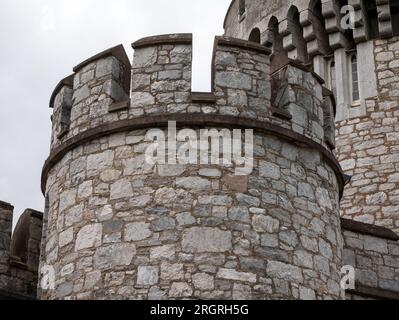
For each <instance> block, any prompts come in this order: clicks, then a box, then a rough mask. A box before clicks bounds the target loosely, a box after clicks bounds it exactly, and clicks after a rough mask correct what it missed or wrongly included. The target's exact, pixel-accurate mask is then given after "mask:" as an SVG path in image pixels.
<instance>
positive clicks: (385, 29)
mask: <svg viewBox="0 0 399 320" xmlns="http://www.w3.org/2000/svg"><path fill="white" fill-rule="evenodd" d="M376 1H377V12H378V30H379V33H380V37H381V38H390V37H392V35H393V29H392V16H391V8H390V6H389V0H376Z"/></svg>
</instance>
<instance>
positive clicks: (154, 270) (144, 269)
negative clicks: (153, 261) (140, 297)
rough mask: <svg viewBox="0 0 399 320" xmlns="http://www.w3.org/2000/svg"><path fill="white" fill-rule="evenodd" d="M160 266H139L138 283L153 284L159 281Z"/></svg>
mask: <svg viewBox="0 0 399 320" xmlns="http://www.w3.org/2000/svg"><path fill="white" fill-rule="evenodd" d="M158 279H159V268H158V267H152V266H139V267H138V272H137V284H138V285H141V286H152V285H154V284H157V283H158Z"/></svg>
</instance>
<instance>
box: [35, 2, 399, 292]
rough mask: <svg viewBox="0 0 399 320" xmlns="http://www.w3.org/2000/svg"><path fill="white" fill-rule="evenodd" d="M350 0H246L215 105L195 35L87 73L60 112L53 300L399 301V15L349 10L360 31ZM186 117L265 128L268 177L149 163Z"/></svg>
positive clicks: (64, 87) (262, 150) (363, 7)
mask: <svg viewBox="0 0 399 320" xmlns="http://www.w3.org/2000/svg"><path fill="white" fill-rule="evenodd" d="M344 2H345V1H288V0H285V1H283V0H281V1H277V0H276V1H265V0H263V1H261V0H253V1H241V0H235V1H232V4H231V7H230V9H229V11H228V14H227V17H226V21H225V29H226V35H225V36H223V37H217V38H216V39H215V46H214V57H213V62H212V88H213V90H212V92H210V93H199V92H192V91H191V64H192V37H191V35H189V34H176V35H165V36H157V37H150V38H145V39H141V40H139V41H137V42H135V43H134V44H133V48H134V49H135V54H134V59H133V65H131V64H130V61H129V58H128V57H127V55H126V53H125V51H124V50H123V47H122V46H118V47H115V48H111V49H109V50H107V51H104V52H102V53H100V54H97V55H95V56H93V57H92V58H90V59H88V60H86V61H84V62H82V63H81V64H79V65H78V66H76V67H75V68H74V70H73V71H74V73H73V74H72V75H71V76H69V77H67V78H65V79H64V80H62V81H61V82H60V83H59V85H58V86H57V87H56V89H55V91H54V93H53V95H52V97H51V101H50V106H51V108H53V109H54V114H53V119H52V121H53V132H52V143H51V152H50V156H49V158H48V160H47V161H46V163H45V166H44V169H43V177H42V190H43V193H44V195H45V197H46V209H45V213H44V217H43V239H42V250H41V269H42V271H43V270H48V269H49V268H50V269H52V270H53V271H54V277H55V279H54V280H55V282H54V287H52V288H41V289H40V290H39V298H41V299H118V298H119V299H183V298H194V299H341V298H347V299H358V298H364V297H367V298H396V299H399V243H398V240H399V237H398V236H397V235H396V234H395V233H394V232H392V231H391V230H389V229H387V228H386V227H388V228H390V229H396V230H397V228H398V221H399V219H398V216H399V214H398V212H397V211H398V210H397V209H398V208H399V207H398V202H397V197H398V196H399V194H398V191H397V190H398V183H399V180H398V177H397V174H396V169H398V157H397V155H398V152H399V150H398V148H397V147H396V139H395V137H396V136H397V135H398V133H397V132H399V131H398V123H397V121H396V116H397V115H398V112H399V111H398V104H397V102H398V101H397V99H398V98H397V97H398V95H399V94H398V90H399V88H396V85H397V83H398V82H397V78H395V76H396V75H397V74H398V72H399V71H398V68H399V64H398V63H397V62H398V61H399V48H398V43H399V41H398V38H395V37H394V35H396V34H397V33H398V26H397V25H395V23H394V22H395V21H397V20H398V18H397V12H398V10H397V9H398V6H397V5H395V3H396V1H395V3H394V1H391V2H390V3H389V2H388V1H375V5H372V4H371V3H373V4H374V1H349V2H350V3H349V4H353V5H354V8H355V9H356V10H355V17H356V23H355V26H356V28H355V30H352V31H348V30H343V29H342V28H341V25H340V24H339V22H340V20H341V16H340V6H342V5H344V4H347V3H344ZM390 4H391V6H390ZM395 17H396V20H395ZM376 26H378V28H376ZM248 40H250V41H248ZM395 58H396V59H397V60H395ZM334 119H336V121H337V127H338V128H337V132H338V139H337V142H336V141H335V123H334ZM173 121H175V122H176V124H177V129H178V130H182V129H185V132H186V133H187V132H190V133H191V134H195V133H200V131H201V130H202V131H203V130H205V129H210V130H211V129H217V130H220V131H219V132H222V131H221V130H223V129H224V131H223V132H224V135H226V134H227V133H229V134H232V130H233V129H236V130H237V129H241V130H246V129H252V130H253V135H254V136H253V157H251V158H253V159H251V160H253V166H254V168H253V170H252V171H251V172H250V173H249V174H247V175H243V174H241V175H238V174H237V173H236V172H235V170H234V165H237V163H234V162H233V163H231V164H229V163H223V164H196V163H190V164H185V165H182V164H154V165H153V164H151V163H149V162H148V161H147V159H146V157H145V153H146V150H147V149H148V147H149V146H150V145H151V143H152V141H150V140H149V138H148V136H149V133H150V132H151V131H153V130H154V129H161V130H163V132H164V133H165V135H167V134H168V133H169V130H168V124H170V122H173ZM395 130H396V133H395ZM207 140H208V139H207ZM184 142H185V140H184V141H179V142H178V143H177V144H178V145H181V144H182V143H184ZM201 148H202V146H199V145H198V144H197V145H196V146H195V148H194V149H199V151H201V150H202V152H203V151H204V150H203V149H201ZM197 151H198V150H197ZM334 152H335V154H336V156H337V157H338V159H339V160H340V161H341V165H342V167H343V169H344V171H345V173H346V174H347V175H344V172H343V170H342V169H341V166H340V164H339V162H338V160H336V156H335V155H334ZM168 158H169V159H170V158H172V159H173V158H174V157H171V155H170V154H168ZM348 175H350V176H353V177H352V181H351V182H350V183H349V178H348ZM348 183H349V185H347V187H346V189H345V192H344V187H345V184H348ZM341 199H342V201H341ZM340 205H341V210H342V214H343V215H344V216H345V217H348V218H354V219H356V220H357V222H356V221H353V220H345V219H341V217H340ZM370 223H371V224H370ZM373 224H375V225H373ZM384 227H385V228H384ZM343 265H351V266H353V267H355V269H356V288H355V289H354V290H352V291H350V292H346V295H345V293H344V292H343V291H342V290H341V286H340V281H341V274H340V270H341V267H342V266H343Z"/></svg>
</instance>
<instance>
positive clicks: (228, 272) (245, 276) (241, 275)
mask: <svg viewBox="0 0 399 320" xmlns="http://www.w3.org/2000/svg"><path fill="white" fill-rule="evenodd" d="M217 277H218V278H221V279H227V280H234V281H242V282H251V283H255V282H256V275H255V274H253V273H248V272H238V271H236V270H233V269H223V268H222V269H219V271H218V274H217Z"/></svg>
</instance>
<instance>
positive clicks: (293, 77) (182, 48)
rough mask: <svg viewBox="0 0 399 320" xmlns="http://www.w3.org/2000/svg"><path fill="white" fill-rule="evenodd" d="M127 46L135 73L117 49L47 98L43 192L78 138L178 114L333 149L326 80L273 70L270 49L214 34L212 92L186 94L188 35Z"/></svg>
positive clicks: (78, 70)
mask: <svg viewBox="0 0 399 320" xmlns="http://www.w3.org/2000/svg"><path fill="white" fill-rule="evenodd" d="M132 46H133V48H134V49H135V54H134V59H133V65H132V69H130V68H131V67H130V63H129V59H128V58H127V55H126V53H125V51H124V50H123V47H121V46H118V47H115V48H111V49H109V50H107V51H104V52H102V53H100V54H98V55H96V56H94V57H92V58H90V59H88V60H86V61H84V62H83V63H81V64H80V65H78V66H77V67H75V68H74V71H75V73H74V74H73V75H71V76H69V77H67V78H66V79H64V80H62V81H61V82H60V84H59V85H58V86H57V88H56V89H55V91H54V93H53V96H52V98H51V101H50V106H51V107H53V109H54V112H53V140H52V153H51V155H50V158H49V159H48V161H47V162H46V165H45V168H44V172H43V183H42V187H43V192H45V177H46V175H47V174H48V172H49V170H50V169H51V167H52V166H53V165H54V163H56V162H57V161H59V160H60V159H61V158H62V157H63V155H65V154H66V152H68V151H69V150H72V149H73V148H74V147H75V146H77V145H79V144H80V143H81V142H82V141H87V140H90V139H94V138H98V137H101V136H102V135H106V134H108V133H109V132H110V131H113V132H117V131H123V130H125V129H126V128H127V127H129V126H130V127H136V128H137V127H139V126H140V125H142V124H143V123H150V122H153V123H154V122H156V121H158V122H159V119H161V120H162V122H163V123H167V121H168V120H173V119H174V118H176V116H177V115H179V119H184V120H185V121H188V119H190V118H191V119H195V118H196V119H200V118H202V119H204V120H203V121H213V122H215V121H217V119H219V120H218V122H219V123H225V122H227V121H230V120H228V119H229V117H230V118H231V119H232V120H233V121H235V120H234V119H237V120H238V119H239V120H240V121H241V122H245V120H247V121H257V123H258V125H259V127H261V126H262V123H266V124H268V125H269V126H271V127H272V128H273V130H277V131H283V132H286V133H284V134H286V135H292V134H293V135H297V136H298V137H302V139H304V140H306V141H308V140H309V143H316V144H318V145H319V146H320V148H322V149H323V150H325V152H326V153H327V154H328V153H329V152H330V151H331V148H333V146H334V142H333V141H332V140H333V138H332V136H331V134H330V133H328V132H331V131H332V130H331V128H333V127H334V125H333V123H332V122H331V121H328V120H326V119H332V118H333V117H331V116H329V115H331V110H330V107H326V104H325V103H324V100H325V97H323V90H322V87H323V80H322V79H321V78H320V77H319V76H317V75H316V74H315V73H313V72H311V71H310V70H309V69H307V68H306V67H304V66H303V65H301V64H300V63H295V62H294V61H293V60H290V59H283V60H281V59H279V58H276V59H274V62H273V64H272V66H271V64H270V57H269V55H270V50H269V49H268V48H266V47H264V46H261V45H258V44H255V43H252V42H248V41H243V40H239V39H234V38H228V37H216V39H215V45H214V53H213V62H212V92H209V93H198V92H192V90H191V86H192V83H191V75H192V35H191V34H177V35H163V36H156V37H149V38H144V39H141V40H139V41H137V42H135V43H133V45H132ZM271 68H272V69H273V70H271ZM130 75H131V78H130ZM129 79H131V81H129ZM130 84H131V86H130ZM272 88H273V90H272ZM272 91H274V94H275V96H272ZM184 115H190V117H184ZM197 115H198V116H197ZM207 119H209V120H207ZM247 126H250V125H249V124H247ZM290 132H292V134H291V133H290ZM328 135H329V136H330V138H326V136H328Z"/></svg>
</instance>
